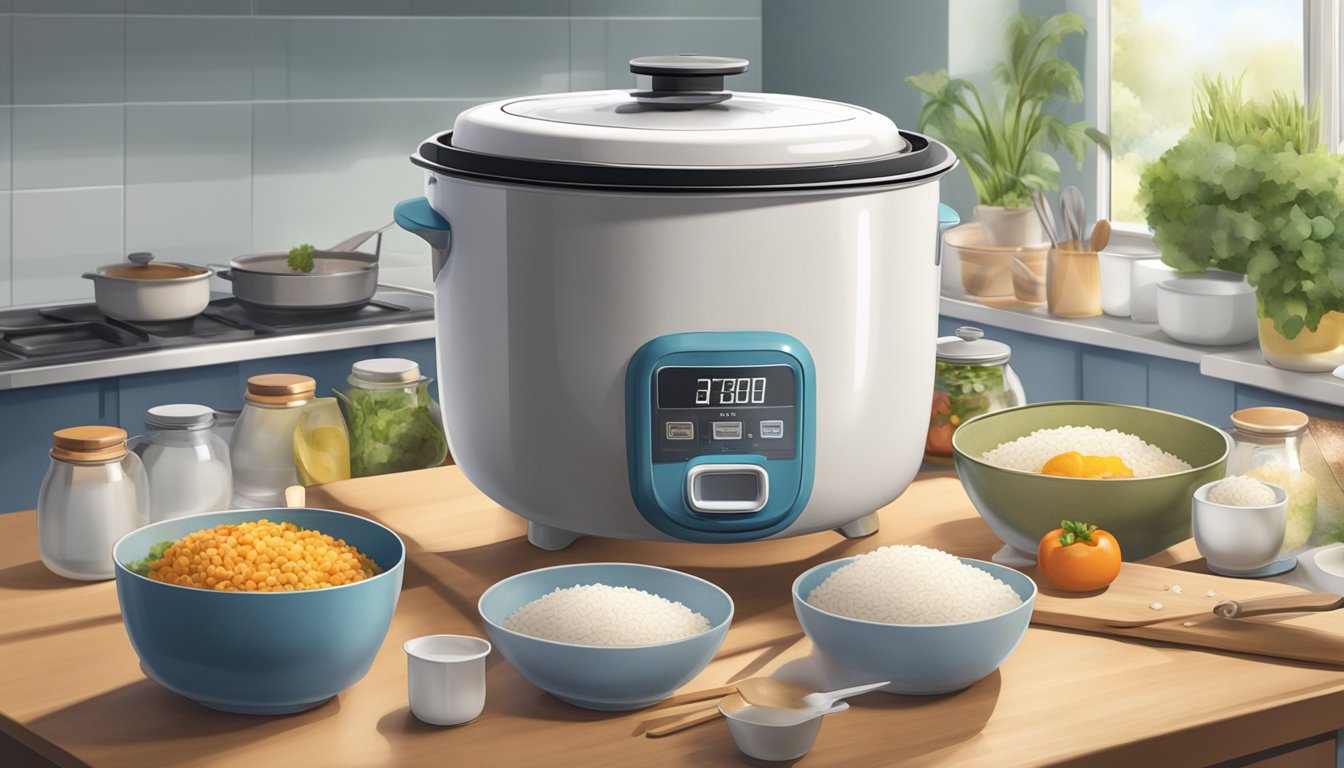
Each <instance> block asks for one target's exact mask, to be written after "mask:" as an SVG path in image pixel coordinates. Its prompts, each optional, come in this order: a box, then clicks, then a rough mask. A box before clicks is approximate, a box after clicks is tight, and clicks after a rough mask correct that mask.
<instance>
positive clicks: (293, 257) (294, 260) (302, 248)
mask: <svg viewBox="0 0 1344 768" xmlns="http://www.w3.org/2000/svg"><path fill="white" fill-rule="evenodd" d="M288 262H289V268H290V269H292V270H294V271H295V272H312V271H313V244H312V243H304V244H303V245H296V246H294V247H293V248H290V249H289V259H288Z"/></svg>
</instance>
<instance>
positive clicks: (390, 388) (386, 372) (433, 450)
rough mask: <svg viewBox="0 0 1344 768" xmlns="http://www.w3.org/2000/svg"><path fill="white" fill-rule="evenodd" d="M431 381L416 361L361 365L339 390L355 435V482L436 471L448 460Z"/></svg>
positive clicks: (389, 360) (383, 360)
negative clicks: (410, 471) (414, 471)
mask: <svg viewBox="0 0 1344 768" xmlns="http://www.w3.org/2000/svg"><path fill="white" fill-rule="evenodd" d="M430 382H431V379H429V378H426V377H423V376H421V375H420V366H419V365H417V364H416V363H415V361H413V360H403V359H400V358H376V359H373V360H361V361H359V362H358V363H355V364H354V366H353V367H352V368H351V370H350V376H349V378H347V379H346V383H347V384H349V385H350V386H349V387H348V388H347V389H345V390H337V391H336V393H335V394H336V397H337V398H338V399H339V400H340V401H341V408H342V410H343V411H344V412H345V421H346V425H347V426H348V427H349V431H350V474H351V476H352V477H368V476H370V475H385V474H387V473H389V472H404V471H406V470H411V469H425V468H426V467H436V466H438V465H440V464H442V463H443V460H444V457H446V456H447V455H448V441H447V439H446V438H445V437H444V434H443V421H442V418H441V417H440V415H439V409H438V405H437V404H436V403H434V401H433V400H431V399H430V397H429V385H430Z"/></svg>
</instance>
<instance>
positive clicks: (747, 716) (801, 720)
mask: <svg viewBox="0 0 1344 768" xmlns="http://www.w3.org/2000/svg"><path fill="white" fill-rule="evenodd" d="M742 704H744V702H741V701H740V700H736V701H735V700H734V697H731V696H729V697H726V698H725V699H723V700H722V701H720V702H719V712H720V713H722V714H723V716H724V718H725V719H726V720H727V721H728V731H729V732H730V733H732V734H733V742H734V743H735V744H737V748H738V749H740V750H742V754H744V755H746V756H747V757H754V758H756V759H757V760H768V761H771V762H777V761H784V760H797V759H798V758H800V757H802V756H803V755H806V754H807V753H808V752H810V751H811V750H812V744H813V743H814V742H816V740H817V733H818V732H820V731H821V719H822V718H823V717H825V716H826V715H831V714H835V713H836V712H844V711H845V710H846V709H849V704H848V703H847V702H843V701H841V702H838V703H836V704H835V705H834V706H832V707H831V708H830V709H828V710H826V711H824V712H817V713H815V714H813V715H811V716H810V717H809V716H807V715H798V714H796V713H793V712H790V711H788V710H779V709H775V710H770V709H764V708H761V707H751V706H740V705H742Z"/></svg>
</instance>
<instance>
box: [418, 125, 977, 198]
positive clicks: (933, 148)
mask: <svg viewBox="0 0 1344 768" xmlns="http://www.w3.org/2000/svg"><path fill="white" fill-rule="evenodd" d="M900 134H901V136H902V137H904V138H905V140H906V142H907V143H908V147H907V149H906V150H905V151H903V152H900V153H898V154H892V155H884V156H881V157H876V158H867V159H864V160H857V161H852V162H845V163H830V164H819V165H800V166H771V167H760V168H750V167H724V168H703V167H700V168H697V167H683V166H627V165H597V164H586V163H569V162H561V161H554V160H534V159H531V158H520V157H507V156H504V155H489V154H485V153H481V152H472V151H469V150H464V149H459V148H458V147H455V146H453V143H452V140H453V132H452V131H443V132H442V133H437V134H435V135H433V136H431V137H429V138H428V139H426V140H425V141H424V143H422V144H421V145H420V149H419V151H417V152H416V153H415V154H414V155H411V162H412V163H414V164H415V165H418V166H420V167H421V168H424V169H426V170H429V171H433V172H434V173H438V174H443V175H445V176H456V177H462V178H471V179H485V180H491V181H505V182H510V183H517V184H533V185H541V186H554V187H573V188H582V189H610V190H623V191H631V190H643V191H651V192H725V191H733V190H737V191H753V190H754V191H786V190H803V189H834V188H848V187H865V186H874V187H876V186H890V185H893V184H902V185H906V184H914V183H918V182H921V181H925V180H928V179H932V178H936V177H938V176H941V175H942V174H944V173H946V172H948V171H950V170H952V169H953V168H955V167H956V166H957V157H956V155H954V154H952V152H951V150H949V149H948V148H947V147H945V146H943V145H942V144H941V143H940V142H937V141H934V140H933V139H930V138H927V137H925V136H922V135H920V134H918V133H911V132H910V131H901V132H900Z"/></svg>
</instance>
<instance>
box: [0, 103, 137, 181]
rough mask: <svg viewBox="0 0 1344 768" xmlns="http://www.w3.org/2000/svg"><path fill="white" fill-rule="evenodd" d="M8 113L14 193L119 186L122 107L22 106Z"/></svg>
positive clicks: (121, 169)
mask: <svg viewBox="0 0 1344 768" xmlns="http://www.w3.org/2000/svg"><path fill="white" fill-rule="evenodd" d="M11 111H12V113H13V117H12V128H11V129H10V130H11V134H12V139H11V149H10V152H11V162H12V168H13V170H12V184H13V188H14V189H47V188H50V187H104V186H111V185H117V184H121V183H122V179H123V177H122V171H123V169H124V168H125V164H126V163H125V149H124V148H125V143H126V141H125V138H126V137H125V135H124V133H123V130H122V129H123V127H124V125H125V119H126V118H125V112H126V109H125V107H123V106H122V105H120V104H101V105H96V106H20V107H14V108H12V110H11Z"/></svg>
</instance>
